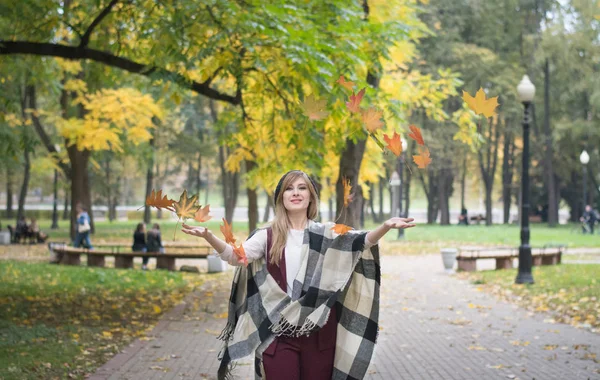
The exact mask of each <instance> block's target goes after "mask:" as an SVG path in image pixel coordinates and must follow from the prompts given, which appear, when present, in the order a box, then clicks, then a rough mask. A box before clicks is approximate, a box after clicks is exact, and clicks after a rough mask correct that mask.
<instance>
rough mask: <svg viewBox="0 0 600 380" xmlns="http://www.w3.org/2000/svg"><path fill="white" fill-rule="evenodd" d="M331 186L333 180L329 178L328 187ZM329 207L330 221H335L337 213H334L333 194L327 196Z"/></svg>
mask: <svg viewBox="0 0 600 380" xmlns="http://www.w3.org/2000/svg"><path fill="white" fill-rule="evenodd" d="M330 186H331V180H330V179H329V178H327V188H329V187H330ZM327 208H328V209H329V221H331V222H333V221H334V220H335V215H334V213H333V198H332V197H331V195H330V196H329V198H327Z"/></svg>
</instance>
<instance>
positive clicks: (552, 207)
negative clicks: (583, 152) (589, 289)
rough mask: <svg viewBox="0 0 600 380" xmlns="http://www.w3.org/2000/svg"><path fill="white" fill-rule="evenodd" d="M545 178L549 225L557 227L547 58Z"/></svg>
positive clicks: (545, 83)
mask: <svg viewBox="0 0 600 380" xmlns="http://www.w3.org/2000/svg"><path fill="white" fill-rule="evenodd" d="M544 135H545V139H544V142H545V145H546V146H545V154H544V178H545V182H546V189H547V190H548V225H549V226H550V227H555V226H556V225H557V224H558V194H557V191H556V184H555V174H554V168H553V163H552V158H553V156H554V153H553V147H552V130H551V129H550V68H549V62H548V59H547V58H546V62H545V64H544Z"/></svg>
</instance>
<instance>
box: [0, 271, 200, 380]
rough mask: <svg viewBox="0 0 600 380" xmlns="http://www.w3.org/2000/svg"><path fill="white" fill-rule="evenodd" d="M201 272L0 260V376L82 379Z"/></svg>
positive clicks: (136, 334) (174, 300)
mask: <svg viewBox="0 0 600 380" xmlns="http://www.w3.org/2000/svg"><path fill="white" fill-rule="evenodd" d="M202 278H203V277H201V276H198V275H197V274H196V275H192V274H181V273H176V272H167V271H147V272H146V271H139V270H118V269H113V268H107V269H100V268H87V267H68V266H57V265H50V264H40V263H24V262H16V261H7V260H3V261H0V283H1V284H2V286H1V287H0V379H5V380H8V379H15V380H17V379H18V380H21V379H51V378H60V379H63V378H77V379H82V378H84V376H85V375H86V374H89V373H91V372H93V371H94V370H95V369H96V368H97V367H99V366H100V365H101V364H103V363H104V362H106V361H107V360H108V359H110V358H111V357H112V356H113V355H114V354H115V353H117V352H118V351H119V350H120V348H122V347H123V346H124V345H125V344H127V343H128V342H130V341H131V340H132V339H134V338H136V337H140V336H143V335H144V334H145V333H146V331H148V330H149V329H151V328H152V327H153V326H154V324H155V323H156V321H157V320H158V318H159V317H160V316H161V315H162V314H163V313H164V312H165V311H167V310H168V309H170V308H171V307H172V306H173V305H175V304H177V303H179V302H180V301H181V300H182V299H183V297H184V295H185V294H186V293H187V292H188V291H189V290H190V289H191V288H193V287H194V286H197V285H199V284H200V283H201V281H202Z"/></svg>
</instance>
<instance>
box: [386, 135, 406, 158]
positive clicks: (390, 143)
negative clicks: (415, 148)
mask: <svg viewBox="0 0 600 380" xmlns="http://www.w3.org/2000/svg"><path fill="white" fill-rule="evenodd" d="M383 139H384V140H385V142H386V143H387V148H388V149H389V150H391V151H392V153H394V155H396V157H399V156H400V155H401V154H402V140H401V139H400V135H399V134H398V133H397V132H396V131H394V135H393V136H391V137H390V136H388V135H383Z"/></svg>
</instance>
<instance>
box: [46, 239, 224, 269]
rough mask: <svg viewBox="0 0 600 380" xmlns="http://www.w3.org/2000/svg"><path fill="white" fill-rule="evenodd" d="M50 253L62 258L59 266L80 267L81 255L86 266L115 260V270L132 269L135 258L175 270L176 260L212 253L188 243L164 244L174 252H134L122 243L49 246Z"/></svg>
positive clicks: (200, 246) (196, 257)
mask: <svg viewBox="0 0 600 380" xmlns="http://www.w3.org/2000/svg"><path fill="white" fill-rule="evenodd" d="M49 248H50V250H51V251H53V252H54V253H55V254H57V255H58V256H62V259H61V260H60V264H66V265H80V264H81V255H87V264H88V266H93V267H104V265H105V258H106V256H111V257H114V258H115V268H133V259H134V258H135V257H155V258H156V268H157V269H167V270H171V271H172V270H175V260H176V259H206V258H207V257H208V256H209V254H210V253H211V251H212V247H211V246H209V245H198V244H197V243H196V244H188V243H178V244H173V243H171V244H165V248H167V249H169V250H176V252H169V251H167V252H166V253H160V252H134V251H131V247H130V246H128V245H124V244H122V243H98V244H96V245H95V248H97V249H91V250H90V249H87V248H74V247H69V246H67V245H66V244H53V245H49Z"/></svg>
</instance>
